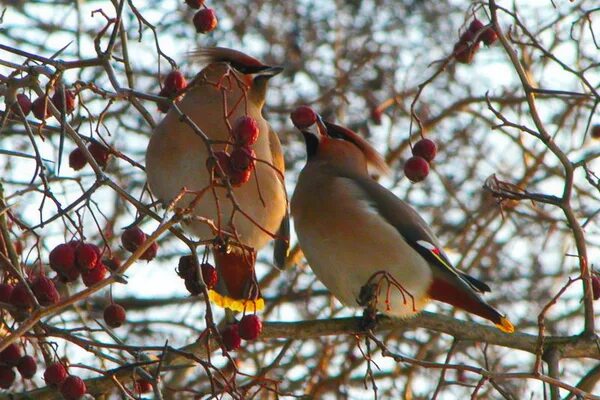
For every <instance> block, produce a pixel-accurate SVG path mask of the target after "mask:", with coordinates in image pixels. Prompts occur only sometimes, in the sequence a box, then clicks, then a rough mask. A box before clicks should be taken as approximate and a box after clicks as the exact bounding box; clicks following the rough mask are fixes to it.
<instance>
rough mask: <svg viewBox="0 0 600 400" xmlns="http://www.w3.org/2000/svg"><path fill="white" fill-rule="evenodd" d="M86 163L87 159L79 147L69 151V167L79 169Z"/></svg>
mask: <svg viewBox="0 0 600 400" xmlns="http://www.w3.org/2000/svg"><path fill="white" fill-rule="evenodd" d="M86 164H87V159H86V158H85V155H84V154H83V151H81V149H80V148H79V147H77V148H75V149H73V151H72V152H70V153H69V167H71V168H72V169H74V170H75V171H79V170H80V169H82V168H83V167H85V165H86Z"/></svg>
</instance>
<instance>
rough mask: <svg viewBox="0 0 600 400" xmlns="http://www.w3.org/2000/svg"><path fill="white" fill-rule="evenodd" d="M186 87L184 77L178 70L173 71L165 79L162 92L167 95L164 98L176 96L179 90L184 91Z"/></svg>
mask: <svg viewBox="0 0 600 400" xmlns="http://www.w3.org/2000/svg"><path fill="white" fill-rule="evenodd" d="M186 86H187V81H186V80H185V76H183V74H182V73H181V71H179V70H173V71H171V72H169V74H168V75H167V76H166V78H165V82H164V86H163V90H164V91H165V93H166V94H169V95H167V96H165V97H171V96H172V95H175V94H177V92H179V91H180V90H183V89H185V87H186Z"/></svg>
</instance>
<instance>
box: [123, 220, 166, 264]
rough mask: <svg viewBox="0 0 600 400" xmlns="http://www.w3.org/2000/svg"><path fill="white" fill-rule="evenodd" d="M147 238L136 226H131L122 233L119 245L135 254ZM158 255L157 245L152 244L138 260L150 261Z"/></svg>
mask: <svg viewBox="0 0 600 400" xmlns="http://www.w3.org/2000/svg"><path fill="white" fill-rule="evenodd" d="M147 239H148V236H147V235H146V234H145V233H144V232H143V231H142V230H141V229H140V228H138V227H137V226H132V227H129V228H127V229H125V231H124V232H123V234H122V235H121V244H122V245H123V247H124V248H125V249H126V250H127V251H130V252H132V253H133V252H135V251H136V250H137V249H138V248H139V247H140V246H141V245H143V244H144V243H146V240H147ZM157 253H158V244H157V243H156V242H152V244H151V245H150V246H149V247H148V248H147V249H146V250H145V251H144V252H143V253H142V255H141V256H140V260H146V261H150V260H152V259H153V258H154V257H156V254H157Z"/></svg>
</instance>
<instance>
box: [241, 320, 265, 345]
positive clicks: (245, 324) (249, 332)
mask: <svg viewBox="0 0 600 400" xmlns="http://www.w3.org/2000/svg"><path fill="white" fill-rule="evenodd" d="M239 331H240V337H241V338H242V339H244V340H255V339H257V338H258V337H259V336H260V334H261V333H262V321H261V319H260V317H259V316H258V315H255V314H250V315H244V316H243V317H242V319H241V321H240V329H239Z"/></svg>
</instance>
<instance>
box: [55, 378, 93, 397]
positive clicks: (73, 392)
mask: <svg viewBox="0 0 600 400" xmlns="http://www.w3.org/2000/svg"><path fill="white" fill-rule="evenodd" d="M86 392H87V388H86V386H85V382H84V381H83V379H81V378H80V377H78V376H75V375H69V376H68V377H67V379H65V380H64V382H63V383H62V385H60V393H61V394H62V395H63V397H64V398H65V400H79V399H80V398H82V397H83V395H84V394H85V393H86Z"/></svg>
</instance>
